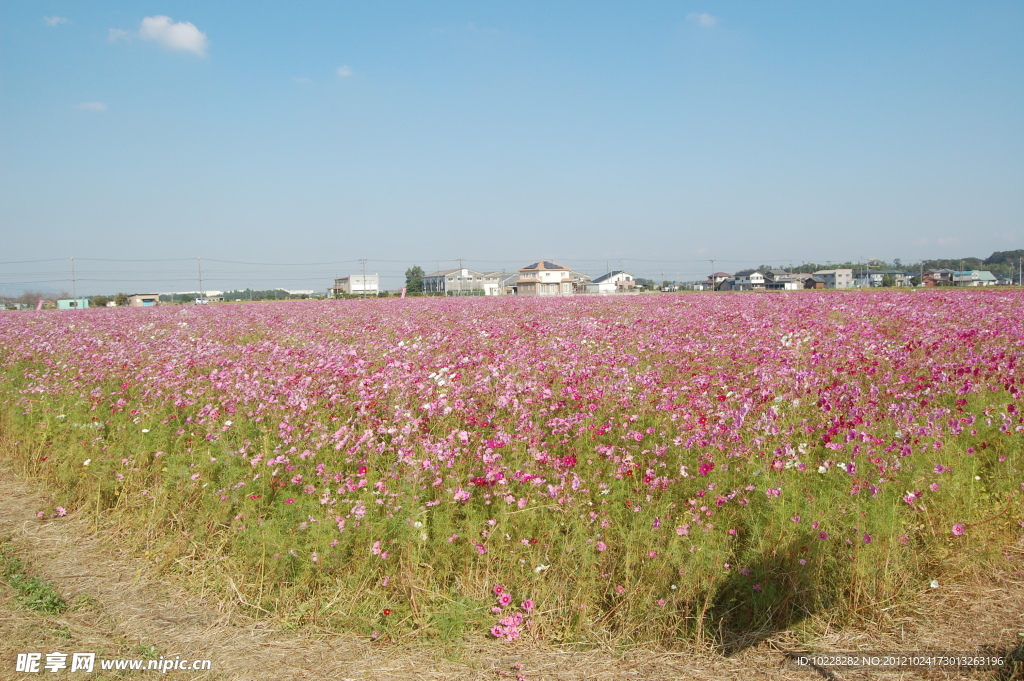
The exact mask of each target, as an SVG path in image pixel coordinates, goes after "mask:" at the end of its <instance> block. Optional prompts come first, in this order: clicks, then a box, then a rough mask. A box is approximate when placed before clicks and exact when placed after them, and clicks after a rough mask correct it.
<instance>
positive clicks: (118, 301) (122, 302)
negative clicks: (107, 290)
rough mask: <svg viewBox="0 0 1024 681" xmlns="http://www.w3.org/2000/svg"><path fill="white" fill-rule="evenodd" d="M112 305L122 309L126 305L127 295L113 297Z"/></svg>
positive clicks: (120, 294)
mask: <svg viewBox="0 0 1024 681" xmlns="http://www.w3.org/2000/svg"><path fill="white" fill-rule="evenodd" d="M114 303H115V304H116V305H117V306H118V307H124V306H125V305H127V304H128V294H127V293H118V294H117V295H116V296H114Z"/></svg>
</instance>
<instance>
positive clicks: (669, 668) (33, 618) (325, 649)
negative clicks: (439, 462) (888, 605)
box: [0, 464, 1024, 681]
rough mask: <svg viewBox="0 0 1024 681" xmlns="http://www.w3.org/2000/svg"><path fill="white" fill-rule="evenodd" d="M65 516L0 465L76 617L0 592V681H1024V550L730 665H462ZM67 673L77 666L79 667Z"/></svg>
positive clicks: (3, 481) (613, 654) (630, 654)
mask: <svg viewBox="0 0 1024 681" xmlns="http://www.w3.org/2000/svg"><path fill="white" fill-rule="evenodd" d="M43 508H53V506H52V502H50V501H49V500H48V499H47V498H46V497H45V496H44V495H43V494H42V493H41V491H40V490H39V489H38V488H37V487H36V485H35V484H34V483H33V482H32V481H30V480H26V479H24V478H20V477H19V476H17V475H15V474H14V472H13V471H12V470H11V469H10V468H9V467H7V466H6V465H3V464H0V540H2V541H4V542H5V544H6V546H7V547H8V549H9V550H10V551H12V552H13V553H14V554H15V555H17V556H18V557H19V558H20V560H21V561H22V562H23V564H24V565H25V566H26V569H27V571H28V572H29V573H30V574H33V575H35V576H37V577H40V578H43V579H46V580H48V581H49V582H51V583H52V584H53V585H54V586H55V587H56V588H57V590H58V591H59V592H60V593H61V595H62V596H63V597H64V599H65V600H66V601H67V602H68V603H69V604H71V607H70V608H69V609H68V611H66V612H64V613H62V614H61V615H41V614H38V613H36V612H34V611H32V610H29V609H27V608H25V607H24V606H22V605H20V604H19V603H17V602H16V600H15V598H14V590H13V589H12V588H11V587H10V586H9V585H8V584H6V583H3V582H2V581H0V679H30V678H39V677H41V678H82V679H86V678H92V679H129V678H153V677H154V676H153V675H154V673H153V672H134V676H132V674H133V672H100V671H99V670H98V669H97V671H96V672H95V673H93V674H91V675H90V674H84V673H80V672H75V673H70V672H69V671H67V670H64V671H62V672H58V673H50V672H45V671H44V672H42V673H40V674H25V673H17V672H16V671H15V658H16V656H17V654H18V653H22V652H41V653H44V654H45V653H48V652H54V651H61V652H65V653H71V652H95V653H96V654H97V657H98V658H122V657H128V658H139V659H141V658H144V657H150V658H153V657H159V656H163V657H164V658H174V657H175V656H181V658H182V659H210V660H212V669H211V671H207V672H194V671H188V672H186V671H178V672H174V671H170V672H168V673H167V674H166V676H167V677H169V678H181V679H185V678H187V679H197V680H198V679H203V680H209V681H262V680H265V679H266V680H269V679H275V680H276V679H288V680H289V681H292V680H295V681H299V680H304V679H338V680H345V679H352V680H354V679H382V680H394V679H421V680H439V681H440V680H445V681H448V680H455V679H467V680H468V679H494V680H497V679H516V678H517V676H519V675H521V678H523V679H527V680H529V681H544V680H554V679H558V680H566V681H568V680H570V679H571V680H583V679H592V680H604V679H627V680H628V679H637V680H641V679H642V680H647V679H652V680H654V679H656V680H669V679H672V680H677V679H679V680H689V679H694V680H696V679H770V680H772V681H783V680H788V679H793V680H801V679H806V680H813V679H837V680H847V679H869V678H870V679H918V678H920V679H993V680H996V681H1010V680H1011V679H1017V680H1020V679H1024V662H1021V660H1024V547H1022V546H1020V545H1019V544H1015V545H1013V546H1010V547H1008V548H1007V549H1006V553H1005V557H1006V561H1005V564H1003V565H1001V566H1000V567H999V568H998V569H996V568H993V569H992V570H989V571H985V572H984V573H983V574H982V573H974V574H964V575H963V576H962V578H961V579H960V580H959V581H958V583H955V584H953V583H950V584H948V585H947V584H942V585H940V587H939V588H938V589H933V590H928V591H927V592H926V593H922V594H921V597H920V598H919V599H917V600H916V601H915V602H914V603H913V604H902V605H900V606H899V607H898V608H894V609H893V610H890V611H886V612H883V613H882V614H881V615H878V616H876V617H875V619H874V620H873V621H870V622H863V621H862V622H859V623H857V624H855V625H851V624H844V623H838V622H831V623H830V622H827V621H820V622H818V623H817V625H818V626H819V630H820V631H822V632H823V633H822V634H821V635H820V636H818V637H817V638H815V639H814V640H812V641H804V642H802V643H800V642H799V641H798V640H797V637H796V635H795V634H794V633H793V632H774V633H772V634H771V635H770V636H768V637H765V638H761V639H759V640H752V641H751V642H750V643H749V645H746V646H743V647H742V651H741V652H738V653H736V654H733V655H724V654H720V653H718V652H716V651H715V650H713V649H711V648H710V647H707V648H701V647H698V646H696V645H694V646H692V650H690V651H687V652H665V651H662V650H655V649H649V648H639V649H638V648H632V649H627V650H621V649H615V648H612V647H606V648H596V649H591V650H585V651H581V650H571V649H567V648H564V647H559V646H550V645H538V644H532V643H522V642H520V643H517V644H509V643H507V642H499V641H495V640H488V638H487V637H486V636H484V635H481V637H480V639H479V640H477V641H471V642H466V643H465V644H464V645H463V646H462V647H461V648H459V649H457V650H452V649H451V648H447V649H445V648H442V647H441V646H438V645H428V644H423V643H415V642H413V643H408V644H395V643H383V642H370V641H368V640H366V639H365V637H357V636H355V635H350V634H345V633H338V632H325V631H322V630H315V629H314V630H309V629H300V630H295V631H288V630H286V629H285V628H284V627H283V626H282V623H280V622H278V621H277V620H274V619H272V618H264V619H254V618H252V617H250V616H248V615H246V614H244V610H245V609H244V608H241V607H239V603H238V602H237V600H232V599H231V597H230V595H229V596H224V595H223V594H213V593H210V592H209V591H205V590H204V589H203V588H202V586H201V585H198V586H197V585H194V584H191V585H189V584H177V583H173V582H171V581H168V578H167V577H166V576H165V575H160V574H155V572H154V570H153V568H152V567H150V564H149V563H146V562H144V561H140V560H139V559H138V558H136V557H133V556H132V555H130V552H129V551H127V550H126V549H124V548H122V547H121V546H119V545H118V542H117V538H116V537H113V536H110V535H104V534H102V533H98V532H96V531H94V530H93V529H92V526H93V525H92V523H90V522H89V519H88V518H87V517H86V516H85V513H84V512H77V513H71V514H70V515H67V516H65V517H62V518H46V519H39V518H37V517H36V512H37V511H38V510H40V509H43ZM737 647H740V646H737ZM982 647H984V648H985V649H987V650H990V651H994V652H999V653H1002V654H1006V655H1010V656H1011V657H1014V658H1015V659H1016V662H1015V663H1013V664H1012V665H1011V666H1009V667H1005V668H1004V669H1002V670H1001V671H995V672H992V671H988V672H982V671H943V670H937V669H929V670H910V671H908V670H904V671H901V672H893V671H880V670H870V669H867V670H850V669H838V670H837V669H827V668H818V669H814V668H808V667H803V668H798V667H796V666H795V665H794V664H793V662H792V661H791V656H792V654H794V653H799V652H804V651H872V652H876V651H877V652H893V653H897V652H915V651H922V652H923V651H948V652H963V653H968V652H970V653H976V652H977V651H978V650H980V649H982ZM69 659H70V658H69Z"/></svg>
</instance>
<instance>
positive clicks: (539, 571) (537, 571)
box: [533, 565, 551, 575]
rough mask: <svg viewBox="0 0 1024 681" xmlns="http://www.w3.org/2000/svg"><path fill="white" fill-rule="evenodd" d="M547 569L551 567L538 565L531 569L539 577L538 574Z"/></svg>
mask: <svg viewBox="0 0 1024 681" xmlns="http://www.w3.org/2000/svg"><path fill="white" fill-rule="evenodd" d="M549 567H551V566H550V565H538V566H537V567H535V568H533V571H534V572H536V573H537V574H538V575H539V574H540V573H542V572H544V571H545V570H547V569H548V568H549Z"/></svg>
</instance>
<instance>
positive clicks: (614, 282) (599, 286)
mask: <svg viewBox="0 0 1024 681" xmlns="http://www.w3.org/2000/svg"><path fill="white" fill-rule="evenodd" d="M635 286H636V280H635V279H634V278H633V275H632V274H630V273H629V272H623V271H622V270H615V271H614V272H609V273H608V274H602V275H601V276H600V277H597V278H595V279H593V280H592V281H590V282H588V283H587V284H586V290H587V293H622V292H625V291H629V290H630V289H632V288H633V287H635Z"/></svg>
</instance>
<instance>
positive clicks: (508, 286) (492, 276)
mask: <svg viewBox="0 0 1024 681" xmlns="http://www.w3.org/2000/svg"><path fill="white" fill-rule="evenodd" d="M517 279H519V274H518V273H517V272H506V271H504V270H501V271H500V272H487V273H486V274H484V275H483V288H484V295H485V296H507V295H511V294H512V293H514V292H515V285H516V280H517Z"/></svg>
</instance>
